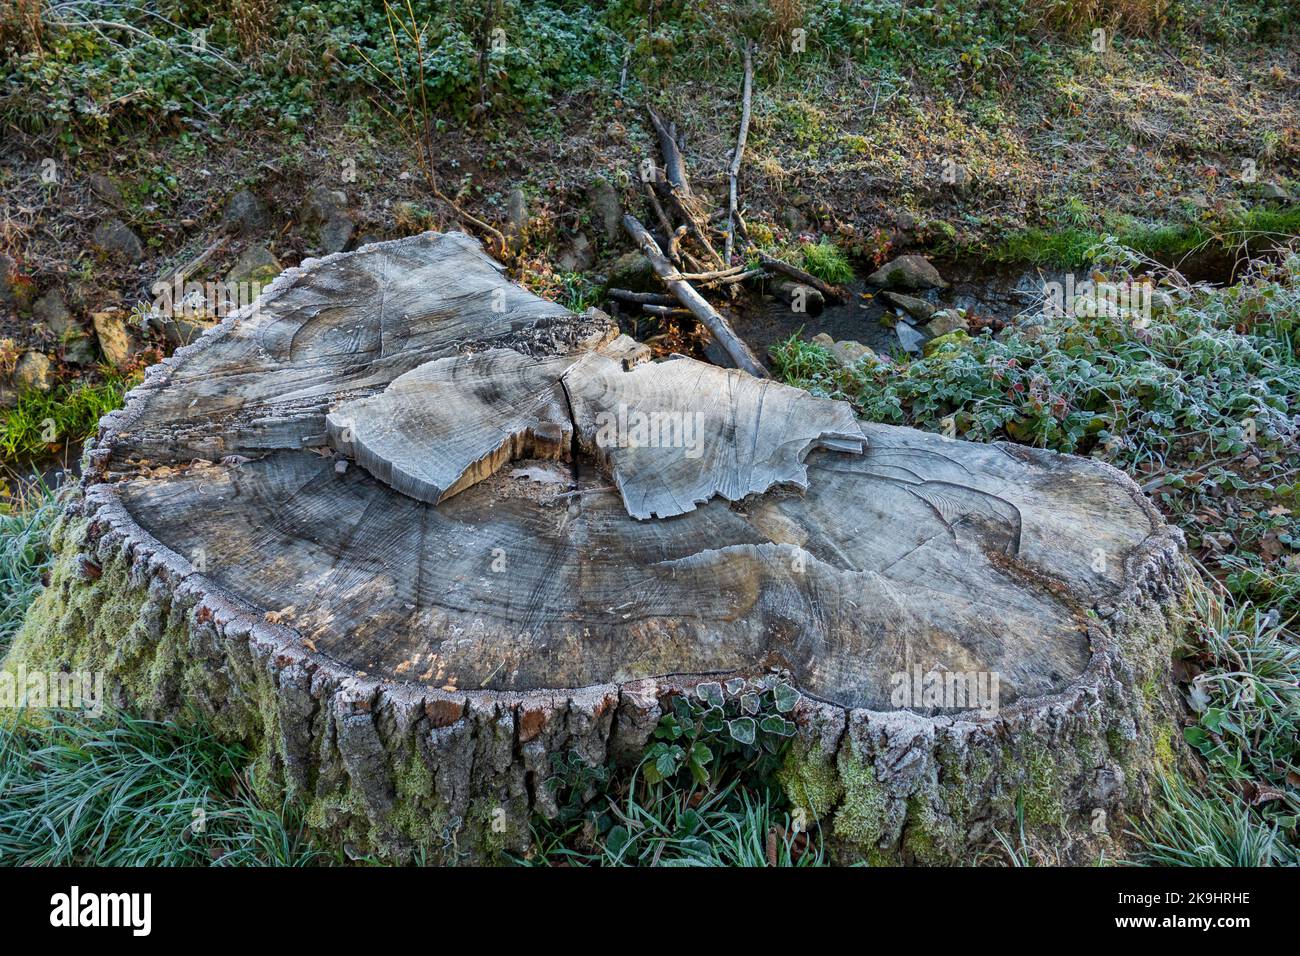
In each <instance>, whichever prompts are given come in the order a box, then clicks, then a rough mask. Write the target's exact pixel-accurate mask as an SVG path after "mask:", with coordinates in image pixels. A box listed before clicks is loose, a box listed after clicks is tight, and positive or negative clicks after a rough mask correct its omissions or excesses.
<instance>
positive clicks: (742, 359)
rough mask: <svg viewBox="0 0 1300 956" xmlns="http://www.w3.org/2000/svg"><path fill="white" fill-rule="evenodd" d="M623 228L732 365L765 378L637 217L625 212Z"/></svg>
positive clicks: (742, 344) (749, 353) (756, 362)
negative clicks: (682, 276)
mask: <svg viewBox="0 0 1300 956" xmlns="http://www.w3.org/2000/svg"><path fill="white" fill-rule="evenodd" d="M623 228H624V229H626V230H627V232H628V235H630V236H631V237H632V241H633V242H635V243H636V245H637V248H638V249H640V250H641V252H642V254H643V255H644V256H645V257H646V258H647V259H649V260H650V265H651V266H653V267H654V270H655V272H656V274H658V276H659V278H660V279H662V280H663V282H664V285H666V286H667V287H668V291H670V292H671V293H672V294H673V295H675V296H676V297H677V300H678V301H679V302H681V304H682V305H684V306H686V308H688V309H690V310H691V312H692V313H694V315H695V317H696V318H697V319H699V320H700V321H701V322H702V323H704V325H705V327H706V328H707V329H708V330H709V331H710V332H712V333H713V338H714V340H715V341H716V342H717V343H718V345H720V346H721V347H722V348H723V349H724V350H725V351H726V353H727V355H728V356H729V357H730V358H731V360H732V361H733V362H735V363H736V367H737V368H739V369H742V370H744V371H746V372H748V373H749V374H750V375H753V376H755V377H756V378H768V377H769V376H768V373H767V369H765V368H763V365H762V363H761V362H759V360H758V359H757V358H756V357H755V355H754V353H753V352H752V351H750V348H749V346H748V345H746V344H745V341H744V340H743V339H742V338H740V336H738V335H737V334H736V331H735V329H733V328H732V327H731V325H730V323H728V322H727V320H726V319H724V318H723V317H722V316H721V315H720V314H719V313H718V311H717V310H716V309H715V308H713V306H711V305H709V303H708V302H707V301H706V300H705V298H704V297H703V296H701V295H700V294H699V293H698V292H696V291H695V289H694V288H693V287H692V286H691V284H690V283H689V282H687V281H685V280H684V279H682V278H680V274H679V273H678V272H677V270H676V269H674V268H673V265H672V263H671V262H669V261H668V257H667V256H665V255H664V254H663V251H662V250H661V249H660V248H659V244H658V243H657V242H655V240H654V236H652V235H650V233H649V232H647V231H646V228H645V226H643V225H641V222H640V220H638V219H637V218H636V217H635V216H633V215H631V214H630V213H629V214H627V215H625V216H624V217H623Z"/></svg>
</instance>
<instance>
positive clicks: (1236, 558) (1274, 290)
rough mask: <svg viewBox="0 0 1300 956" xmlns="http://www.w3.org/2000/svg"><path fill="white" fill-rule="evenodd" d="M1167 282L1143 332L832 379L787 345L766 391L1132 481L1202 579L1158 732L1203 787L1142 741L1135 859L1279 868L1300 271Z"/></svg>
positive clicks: (1291, 668)
mask: <svg viewBox="0 0 1300 956" xmlns="http://www.w3.org/2000/svg"><path fill="white" fill-rule="evenodd" d="M1102 261H1103V262H1105V263H1107V265H1106V266H1105V267H1106V268H1107V269H1108V270H1109V271H1108V273H1107V275H1108V277H1109V278H1112V279H1120V278H1122V277H1123V276H1124V275H1126V274H1127V270H1128V269H1131V268H1132V267H1133V266H1134V265H1135V263H1136V262H1137V260H1135V259H1134V258H1133V257H1131V256H1130V255H1128V254H1126V253H1123V252H1122V251H1117V250H1115V249H1114V248H1113V247H1111V248H1110V249H1109V251H1108V252H1106V253H1105V254H1104V255H1103V257H1102ZM1144 265H1145V266H1146V267H1150V266H1151V264H1150V263H1149V262H1148V263H1144ZM1164 281H1165V282H1166V286H1165V288H1167V289H1168V290H1169V292H1170V293H1171V298H1172V303H1173V304H1172V305H1171V306H1170V307H1169V308H1167V309H1164V310H1161V311H1157V312H1156V313H1155V314H1154V315H1152V316H1150V317H1145V316H1133V315H1126V314H1123V313H1121V312H1117V313H1115V314H1100V315H1092V316H1089V315H1067V316H1056V317H1049V316H1032V317H1028V320H1027V321H1022V322H1020V323H1017V324H1015V325H1012V326H1010V327H1008V328H1007V329H1005V330H1004V331H1003V332H1001V333H1000V334H998V335H996V336H995V335H992V334H989V333H987V332H985V333H983V334H978V335H974V336H970V337H964V338H963V337H960V336H959V337H947V338H946V339H945V341H944V342H942V343H940V344H938V345H937V346H935V347H934V348H932V349H931V350H930V354H928V355H926V356H925V357H922V358H918V359H914V360H907V359H906V358H903V357H901V356H900V357H898V361H897V362H894V363H889V362H882V361H879V360H877V359H872V358H870V357H868V358H865V359H862V360H860V361H859V362H857V363H856V364H854V365H853V366H850V367H844V366H841V365H840V364H838V363H837V362H836V361H835V360H834V358H833V357H832V355H831V354H830V353H829V352H828V351H827V350H825V349H823V348H821V347H819V346H817V345H814V344H812V343H811V342H807V341H803V340H800V339H799V338H797V337H795V338H792V339H790V340H789V341H787V342H784V343H782V344H781V345H780V346H779V347H777V348H776V349H774V352H773V355H774V358H775V362H776V369H777V373H778V375H779V377H780V378H781V379H783V380H784V381H786V382H789V383H791V384H795V385H799V386H801V387H804V388H808V389H810V390H811V391H813V392H815V393H816V394H820V395H825V396H828V397H832V398H836V399H842V400H847V401H849V402H851V403H852V404H853V405H854V407H855V408H856V409H857V410H858V412H859V413H860V414H862V415H863V416H864V417H866V418H867V419H869V420H874V421H880V422H889V423H897V424H906V425H911V426H914V427H917V428H922V429H925V430H929V431H936V432H940V433H943V434H946V435H949V436H950V437H955V438H964V439H968V440H974V441H996V440H1010V441H1013V442H1018V443H1022V444H1027V445H1034V446H1038V447H1045V448H1050V449H1054V450H1056V451H1060V452H1070V453H1074V454H1081V455H1090V456H1092V457H1095V458H1098V459H1101V460H1103V461H1107V462H1109V463H1111V464H1113V465H1115V466H1117V467H1119V468H1121V469H1124V470H1125V471H1127V472H1129V473H1130V474H1132V475H1134V477H1135V478H1136V479H1137V481H1138V482H1139V483H1140V484H1141V485H1142V487H1143V489H1144V490H1145V491H1146V492H1147V493H1148V494H1150V495H1151V496H1152V497H1153V499H1154V500H1155V501H1156V503H1157V505H1158V506H1159V507H1160V508H1161V510H1162V511H1163V512H1164V514H1165V515H1166V516H1167V517H1168V518H1169V520H1170V521H1172V522H1173V523H1175V524H1177V525H1178V526H1179V527H1180V528H1182V529H1183V531H1184V532H1185V534H1186V536H1187V539H1188V543H1189V545H1190V547H1191V549H1192V551H1193V553H1194V554H1195V555H1196V556H1197V557H1198V558H1199V560H1200V562H1201V563H1202V565H1203V567H1204V568H1205V571H1206V578H1207V580H1206V581H1205V582H1204V583H1203V584H1202V585H1201V586H1200V587H1198V588H1196V589H1194V591H1195V599H1194V603H1193V607H1192V611H1191V614H1190V617H1191V624H1190V627H1189V629H1188V631H1187V635H1188V636H1187V646H1186V647H1184V648H1183V649H1182V650H1181V651H1180V652H1179V663H1178V668H1177V669H1176V675H1177V676H1178V677H1179V680H1180V686H1181V691H1182V693H1183V695H1184V697H1185V700H1186V702H1187V706H1188V710H1189V713H1190V714H1191V715H1192V716H1191V717H1190V718H1189V720H1188V723H1187V726H1186V727H1184V728H1175V729H1174V730H1173V732H1174V733H1178V732H1181V733H1182V735H1183V737H1184V739H1185V741H1186V743H1187V744H1188V745H1189V747H1190V748H1191V749H1192V750H1193V751H1194V752H1196V753H1197V754H1199V756H1200V758H1201V760H1202V768H1203V776H1204V778H1205V779H1204V780H1203V781H1199V780H1198V781H1197V782H1194V783H1193V782H1189V780H1187V779H1184V777H1183V776H1182V774H1181V772H1180V770H1179V768H1178V767H1177V762H1176V759H1175V753H1174V750H1173V747H1172V740H1170V739H1168V738H1161V739H1158V740H1157V763H1158V764H1159V765H1160V768H1161V770H1162V772H1163V774H1164V782H1163V784H1162V794H1161V797H1162V801H1161V803H1160V806H1159V809H1158V810H1157V812H1156V813H1155V814H1154V815H1153V816H1152V817H1151V818H1150V819H1149V820H1148V821H1146V822H1145V823H1142V824H1140V825H1139V826H1138V828H1137V831H1136V835H1137V836H1138V838H1139V841H1140V844H1141V847H1142V849H1141V850H1140V851H1139V853H1138V856H1137V861H1138V862H1145V863H1151V864H1189V865H1209V864H1222V865H1245V864H1248V863H1250V864H1254V863H1279V864H1280V863H1294V862H1295V861H1296V852H1297V851H1296V847H1297V845H1298V839H1297V832H1298V831H1297V821H1298V820H1300V696H1298V694H1300V691H1298V690H1297V688H1300V637H1298V636H1297V633H1296V630H1295V624H1296V621H1297V619H1300V533H1298V532H1297V526H1296V518H1295V514H1296V512H1297V511H1300V501H1298V499H1300V418H1297V409H1300V339H1297V328H1298V326H1300V255H1296V254H1295V253H1289V254H1286V255H1284V256H1283V257H1282V259H1281V261H1280V262H1271V263H1270V262H1256V263H1253V264H1252V265H1251V266H1250V268H1249V269H1248V270H1247V271H1246V273H1245V275H1244V277H1243V278H1242V280H1241V281H1240V282H1239V283H1238V284H1237V285H1234V286H1231V287H1227V288H1209V287H1201V286H1189V285H1187V284H1186V283H1185V282H1181V281H1180V280H1179V278H1178V277H1176V275H1174V274H1172V273H1170V274H1166V275H1165V279H1164ZM1161 754H1164V756H1163V757H1161ZM1008 847H1009V849H1008V853H1009V854H1011V857H1012V858H1013V859H1016V860H1019V859H1022V857H1023V854H1021V856H1016V855H1015V854H1016V853H1020V850H1019V849H1018V848H1017V847H1016V846H1014V842H1009V843H1008Z"/></svg>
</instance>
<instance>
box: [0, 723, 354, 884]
mask: <svg viewBox="0 0 1300 956" xmlns="http://www.w3.org/2000/svg"><path fill="white" fill-rule="evenodd" d="M247 765H248V755H247V754H246V753H245V752H244V751H243V749H242V748H241V747H239V746H237V745H231V744H227V743H222V742H221V741H219V740H218V739H217V738H216V737H215V736H214V735H213V734H212V733H211V732H210V731H209V730H208V729H206V728H205V727H204V725H203V724H202V723H201V722H197V721H190V722H187V723H185V724H184V725H180V724H173V723H156V722H153V721H147V720H140V719H138V718H134V717H130V716H128V715H124V714H122V715H108V716H103V717H100V718H90V717H87V716H81V715H77V714H72V713H67V714H59V713H56V714H54V715H53V716H50V714H49V712H43V714H42V717H41V719H40V720H27V719H25V718H24V717H23V716H22V715H17V716H16V719H12V720H5V721H0V794H3V798H2V799H0V860H3V861H4V863H5V864H6V865H10V866H22V865H48V866H256V865H273V866H295V865H304V864H311V863H323V862H329V861H330V859H331V858H330V857H329V856H326V855H324V854H322V852H321V851H319V850H317V849H315V848H313V846H312V844H311V841H310V839H309V837H308V835H307V832H306V829H305V827H304V825H303V822H302V819H301V815H300V814H299V813H297V812H296V811H295V810H294V809H293V808H292V807H290V806H266V805H264V804H262V803H261V802H259V800H258V798H257V797H255V796H254V786H253V783H252V782H251V781H250V780H249V779H248V777H247V773H246V770H245V768H246V767H247Z"/></svg>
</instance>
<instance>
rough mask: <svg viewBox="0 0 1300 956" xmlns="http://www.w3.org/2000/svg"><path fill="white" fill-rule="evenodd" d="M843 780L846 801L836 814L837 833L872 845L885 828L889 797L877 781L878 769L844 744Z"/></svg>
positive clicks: (847, 839) (858, 843)
mask: <svg viewBox="0 0 1300 956" xmlns="http://www.w3.org/2000/svg"><path fill="white" fill-rule="evenodd" d="M837 763H838V765H839V775H840V780H841V781H842V783H843V786H844V801H843V803H841V804H840V808H839V810H837V811H836V813H835V825H834V832H835V835H836V836H837V837H839V838H841V839H843V840H844V841H845V842H846V843H850V844H853V845H855V846H857V847H872V846H876V845H877V844H878V843H879V842H880V837H881V835H882V834H883V833H884V830H885V813H886V811H887V810H888V808H889V797H888V795H887V794H886V793H885V791H884V790H883V789H882V788H881V786H880V783H879V781H877V780H876V771H875V768H873V767H871V766H870V765H867V764H864V763H862V761H860V760H859V759H858V758H857V757H855V756H854V755H853V754H852V753H850V752H849V750H848V748H847V747H845V748H843V749H841V750H840V756H839V760H838V761H837Z"/></svg>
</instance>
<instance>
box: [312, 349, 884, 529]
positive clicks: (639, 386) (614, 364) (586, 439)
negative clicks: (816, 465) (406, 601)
mask: <svg viewBox="0 0 1300 956" xmlns="http://www.w3.org/2000/svg"><path fill="white" fill-rule="evenodd" d="M633 345H635V343H633V342H632V341H631V340H630V339H627V338H626V336H620V337H619V339H616V340H615V341H614V342H613V343H610V345H608V346H602V347H601V348H600V349H598V350H596V351H592V352H586V353H582V354H579V355H563V356H556V357H549V358H545V359H537V358H531V357H529V356H525V355H521V354H520V353H518V352H514V351H512V350H510V349H492V350H490V351H487V352H478V353H474V354H471V355H462V356H457V357H455V358H444V359H438V360H436V361H433V362H429V363H428V364H426V365H422V366H420V367H419V368H416V369H414V370H412V371H410V372H407V373H405V374H404V375H401V376H399V377H398V378H396V379H395V380H394V381H393V383H392V384H391V385H389V386H388V388H386V389H385V390H384V391H383V392H382V393H380V394H379V395H376V396H374V397H372V398H363V399H358V400H356V401H351V402H345V403H344V404H342V405H340V406H339V407H337V408H335V409H334V410H333V411H331V412H330V414H329V416H328V418H327V420H326V427H327V432H328V437H329V443H330V445H331V446H332V447H333V448H335V449H337V450H338V451H340V452H342V453H343V454H345V455H347V456H349V457H352V458H354V459H356V460H357V461H358V462H359V463H360V464H361V465H362V466H363V467H364V468H365V469H366V470H367V471H368V472H369V473H370V474H371V475H373V476H374V477H376V478H378V479H379V480H380V481H382V482H383V483H384V484H386V485H388V486H389V487H391V488H393V489H395V490H396V491H399V492H401V493H402V494H404V495H408V496H409V497H412V498H415V499H417V500H419V501H426V502H431V503H434V504H437V503H438V502H441V501H444V500H446V499H447V498H450V497H451V496H453V495H455V494H457V493H459V492H461V491H463V490H465V489H466V488H469V487H471V486H472V485H476V484H478V483H479V482H480V481H482V480H483V479H485V478H488V477H490V476H492V475H493V474H495V473H496V472H497V471H498V470H499V469H500V468H501V467H502V466H503V465H505V464H506V463H508V462H512V461H517V460H519V459H529V458H533V459H563V460H565V461H571V451H572V446H573V439H574V437H575V433H576V437H577V440H578V444H579V446H580V447H581V448H582V450H584V451H586V452H587V453H588V454H590V455H591V456H592V458H593V460H594V461H595V462H596V463H597V464H598V465H599V466H600V467H601V468H602V470H604V471H605V472H606V473H607V474H608V475H610V476H611V477H612V480H613V481H614V484H615V486H616V487H617V488H618V491H619V493H620V494H621V495H622V497H623V504H624V506H625V507H626V509H627V512H628V514H630V515H632V516H633V517H635V518H650V517H652V516H653V517H659V518H670V517H673V516H674V515H679V514H685V513H686V512H688V511H693V510H695V506H696V505H697V504H702V503H704V502H706V501H708V500H709V499H710V498H712V497H714V495H721V496H722V497H723V498H726V499H728V500H729V501H740V500H741V499H743V498H745V497H746V496H748V495H752V494H759V493H762V492H764V491H767V490H768V489H769V488H771V487H772V486H774V485H778V484H790V485H794V486H798V487H801V488H804V487H807V473H806V470H805V468H804V465H803V460H804V458H805V456H806V455H807V454H808V452H809V451H810V450H812V449H813V448H835V449H838V450H841V451H854V452H860V451H861V450H862V445H863V438H862V433H861V432H860V431H859V430H858V426H857V423H856V422H855V421H854V418H853V412H852V410H851V409H850V407H849V406H848V405H847V404H846V403H844V402H834V401H829V400H827V399H820V398H814V397H813V396H811V395H809V394H808V393H807V392H804V391H802V390H800V389H795V388H790V387H789V386H786V385H779V384H777V383H775V382H772V381H769V380H760V379H755V378H753V377H752V376H749V375H746V374H745V373H743V372H738V371H735V370H730V371H728V370H725V369H720V368H716V367H715V366H712V365H707V364H705V363H703V362H697V361H695V360H693V359H688V358H680V359H677V360H675V361H671V362H664V363H652V364H643V365H641V366H640V367H638V368H635V369H629V368H628V365H629V361H628V356H629V354H630V353H631V352H632V351H634V350H633V349H631V348H630V346H633Z"/></svg>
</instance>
